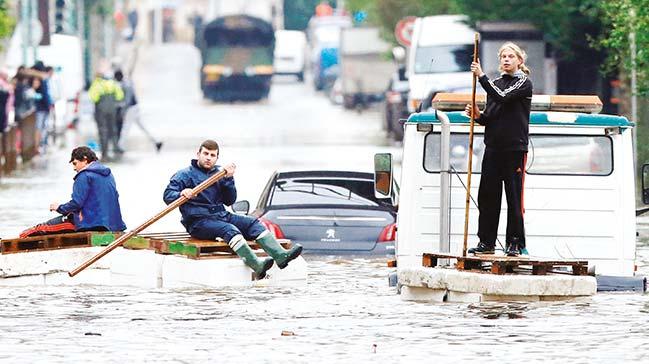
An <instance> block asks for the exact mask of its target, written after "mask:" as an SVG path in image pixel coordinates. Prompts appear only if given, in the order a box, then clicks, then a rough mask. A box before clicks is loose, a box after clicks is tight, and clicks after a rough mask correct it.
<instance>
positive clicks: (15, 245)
mask: <svg viewBox="0 0 649 364" xmlns="http://www.w3.org/2000/svg"><path fill="white" fill-rule="evenodd" d="M90 246H92V245H91V243H90V233H89V232H81V233H68V234H52V235H40V236H32V237H28V238H17V239H4V240H2V241H0V250H1V251H2V254H15V253H24V252H31V251H41V250H54V249H65V248H79V247H90Z"/></svg>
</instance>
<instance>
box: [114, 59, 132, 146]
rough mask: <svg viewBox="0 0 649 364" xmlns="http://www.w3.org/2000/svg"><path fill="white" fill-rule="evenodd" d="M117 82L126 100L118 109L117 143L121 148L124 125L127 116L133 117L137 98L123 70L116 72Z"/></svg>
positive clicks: (123, 100) (120, 103)
mask: <svg viewBox="0 0 649 364" xmlns="http://www.w3.org/2000/svg"><path fill="white" fill-rule="evenodd" d="M114 77H115V81H117V82H118V83H119V86H120V87H121V88H122V91H123V92H124V99H122V101H121V102H119V107H118V109H117V117H116V125H117V143H118V144H119V145H120V149H122V150H123V148H121V145H122V143H121V140H122V130H124V123H125V122H126V118H127V115H133V112H134V111H135V110H133V109H132V108H133V107H135V106H136V105H137V98H136V97H135V89H134V88H133V83H132V82H131V81H130V80H127V79H125V78H124V73H123V72H122V70H120V69H118V70H116V71H115V75H114Z"/></svg>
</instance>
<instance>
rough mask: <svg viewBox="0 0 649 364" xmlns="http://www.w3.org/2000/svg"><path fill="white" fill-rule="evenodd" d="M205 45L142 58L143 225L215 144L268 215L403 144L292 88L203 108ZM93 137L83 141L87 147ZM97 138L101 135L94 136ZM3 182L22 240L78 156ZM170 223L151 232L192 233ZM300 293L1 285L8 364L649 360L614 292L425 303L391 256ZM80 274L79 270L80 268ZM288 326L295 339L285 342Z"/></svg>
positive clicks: (126, 189)
mask: <svg viewBox="0 0 649 364" xmlns="http://www.w3.org/2000/svg"><path fill="white" fill-rule="evenodd" d="M199 63H200V62H199V57H198V53H197V51H196V50H195V49H194V48H193V47H192V46H190V45H167V46H164V47H160V48H146V49H142V50H141V54H140V59H139V63H138V66H137V68H136V72H135V75H134V81H135V83H136V84H137V89H138V91H139V95H138V98H139V100H140V106H141V109H142V119H143V123H144V124H145V125H146V126H147V128H148V129H149V130H150V132H151V133H152V134H154V135H155V136H156V137H157V138H159V139H160V140H162V141H163V142H164V146H163V148H162V150H161V152H160V153H156V152H155V149H154V148H153V146H152V145H151V143H150V142H149V141H148V140H147V139H146V137H145V135H144V134H143V133H142V131H141V130H139V129H138V128H137V127H136V126H132V127H131V129H130V131H129V134H128V135H127V136H126V138H127V153H126V155H125V157H124V158H123V159H122V160H121V161H120V162H116V163H109V164H108V166H109V167H110V168H111V169H112V171H113V174H114V175H115V178H116V180H117V185H118V189H119V192H120V202H121V206H122V212H123V215H124V220H125V222H126V224H127V226H128V227H129V228H133V227H135V226H137V225H139V224H140V223H142V222H143V221H144V220H146V219H147V218H149V217H151V216H153V215H154V214H156V213H157V212H159V211H160V210H162V209H163V208H164V204H163V202H162V191H163V189H164V187H165V186H166V184H167V182H168V180H169V177H170V176H171V175H172V174H173V173H174V172H175V171H176V170H178V169H180V168H183V167H185V166H187V165H188V163H189V160H190V159H191V158H192V157H194V156H195V154H196V151H197V149H198V146H199V144H200V143H201V142H202V141H203V140H204V139H206V138H214V139H216V140H217V141H218V142H219V143H220V145H221V155H220V163H221V164H225V163H228V162H234V163H236V164H237V172H236V175H235V178H236V181H237V188H238V196H239V197H238V199H239V200H244V199H245V200H249V201H250V202H251V205H253V206H254V205H255V204H256V202H257V198H258V197H259V194H260V192H261V190H262V188H263V187H264V185H265V183H266V181H267V179H268V177H269V176H270V174H271V173H272V172H273V171H275V170H283V171H286V170H301V169H343V170H360V171H371V170H372V168H373V166H372V161H373V155H374V153H377V152H391V153H393V154H394V155H395V159H396V160H400V159H401V156H400V153H401V152H400V149H399V148H398V147H395V146H392V145H390V144H389V143H388V140H387V138H386V137H385V133H384V131H382V130H381V124H380V120H381V119H380V115H379V111H378V110H369V111H367V112H364V113H362V114H358V113H356V112H349V111H345V110H343V108H342V107H339V106H334V105H332V104H331V103H330V102H329V100H328V99H327V98H326V97H324V96H323V95H321V94H317V93H316V92H315V91H313V87H312V85H311V83H310V82H309V79H307V82H306V83H304V84H301V83H297V82H295V81H294V80H293V79H292V78H280V79H277V80H275V82H274V84H273V86H272V90H271V94H270V98H269V99H268V100H267V101H264V102H261V103H250V104H248V103H234V104H215V103H211V102H208V101H205V100H203V99H202V96H201V94H200V89H199V81H198V69H199V67H200V64H199ZM84 128H86V129H88V127H87V126H85V127H80V129H82V132H81V134H82V135H81V136H80V137H79V138H80V139H83V138H85V134H83V130H84ZM82 141H83V142H86V141H87V140H82ZM70 147H71V146H68V147H67V148H66V149H63V150H60V151H56V152H53V153H50V154H49V155H47V156H45V157H41V158H37V160H36V161H35V162H34V166H33V168H27V169H23V170H20V171H18V172H17V173H15V174H14V175H12V176H10V177H3V178H2V179H1V180H0V201H2V207H3V208H2V210H3V214H2V215H1V216H0V237H5V238H7V237H15V236H17V235H18V233H19V232H20V231H21V230H22V229H24V228H25V227H27V226H28V225H31V224H34V223H36V222H40V221H43V220H45V219H48V218H50V217H53V214H52V213H50V212H48V211H47V208H48V206H49V204H50V202H53V201H59V202H63V201H66V200H67V198H68V197H69V195H70V191H71V186H72V177H73V176H74V172H73V171H72V168H71V167H70V165H69V164H68V163H67V161H68V159H69V149H70ZM179 219H180V215H179V214H178V213H177V212H174V213H171V214H170V215H169V216H167V217H165V218H163V219H162V220H160V221H159V222H157V223H156V224H154V225H153V226H152V227H151V228H149V229H148V230H147V231H151V232H169V231H180V230H182V226H181V225H180V223H179ZM638 228H639V231H640V237H639V240H638V249H637V261H636V263H637V265H638V272H639V273H640V274H642V275H649V217H645V218H639V219H638ZM306 258H307V262H308V263H309V272H308V282H307V284H306V285H304V286H299V287H290V288H287V287H283V288H272V287H271V288H225V289H186V290H169V289H142V288H133V287H113V286H76V287H67V286H46V287H41V286H35V287H0V302H2V303H3V309H2V310H0V361H2V362H8V363H19V362H47V363H54V362H60V363H68V362H78V361H80V362H90V361H92V362H120V363H122V362H182V363H195V362H230V361H233V362H331V361H340V362H365V361H377V362H387V361H394V362H414V361H415V360H421V361H426V362H433V361H439V360H441V361H442V362H449V361H457V360H475V359H478V360H483V359H484V360H487V361H493V362H526V363H527V362H571V363H573V362H576V363H611V362H644V361H647V360H649V335H647V325H649V295H646V294H645V295H642V294H637V293H628V294H627V293H624V294H620V293H602V294H597V295H595V296H593V297H590V298H583V299H576V300H570V301H566V302H535V303H484V304H461V303H453V304H450V303H447V304H424V303H414V302H402V301H401V300H400V298H399V296H398V295H397V294H396V292H395V289H394V288H390V287H388V282H387V276H388V274H389V273H390V272H392V271H393V268H387V267H386V264H385V259H381V258H373V259H367V258H363V257H312V256H307V257H306ZM71 268H73V267H71ZM283 332H284V335H282V333H283Z"/></svg>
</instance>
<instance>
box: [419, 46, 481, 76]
mask: <svg viewBox="0 0 649 364" xmlns="http://www.w3.org/2000/svg"><path fill="white" fill-rule="evenodd" d="M472 60H473V45H471V44H459V45H458V44H453V45H438V46H429V47H418V48H417V51H416V54H415V73H449V72H469V71H471V68H470V67H471V61H472Z"/></svg>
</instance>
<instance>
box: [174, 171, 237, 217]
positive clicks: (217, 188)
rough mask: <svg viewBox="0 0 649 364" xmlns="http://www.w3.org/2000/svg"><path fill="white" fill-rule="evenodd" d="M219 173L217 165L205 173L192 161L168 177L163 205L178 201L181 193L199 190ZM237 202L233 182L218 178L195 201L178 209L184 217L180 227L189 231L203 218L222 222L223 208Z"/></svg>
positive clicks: (225, 213)
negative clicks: (186, 190) (193, 189)
mask: <svg viewBox="0 0 649 364" xmlns="http://www.w3.org/2000/svg"><path fill="white" fill-rule="evenodd" d="M221 169H222V168H221V166H218V165H217V166H214V168H212V169H211V170H209V171H206V170H204V169H203V168H201V167H199V166H198V161H197V160H196V159H192V162H191V165H190V166H189V167H187V168H185V169H181V170H180V171H178V172H176V174H174V175H173V177H171V180H170V181H169V184H168V185H167V188H166V189H165V191H164V195H163V200H164V202H165V203H166V204H167V205H169V204H170V203H172V202H174V201H175V200H177V199H178V198H179V197H180V192H181V191H182V190H184V189H186V188H194V187H196V186H198V185H199V184H201V183H202V182H203V181H205V180H206V179H208V178H210V176H212V175H213V174H215V173H217V172H218V171H220V170H221ZM236 200H237V189H236V187H235V186H234V178H233V177H225V178H221V179H220V180H218V181H217V182H216V183H214V184H213V185H211V186H210V187H208V188H206V189H205V190H203V192H201V193H199V194H198V195H197V196H196V197H194V198H192V199H190V200H189V201H187V202H185V203H184V204H182V205H180V213H181V214H182V216H183V219H182V223H183V225H184V226H185V227H186V228H189V227H190V226H191V225H192V224H193V223H194V222H195V221H197V220H200V219H201V218H204V217H209V216H216V217H219V218H223V217H224V216H226V215H227V214H228V213H227V211H226V210H225V207H224V206H223V205H228V206H230V205H232V204H233V203H234V202H235V201H236Z"/></svg>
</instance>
